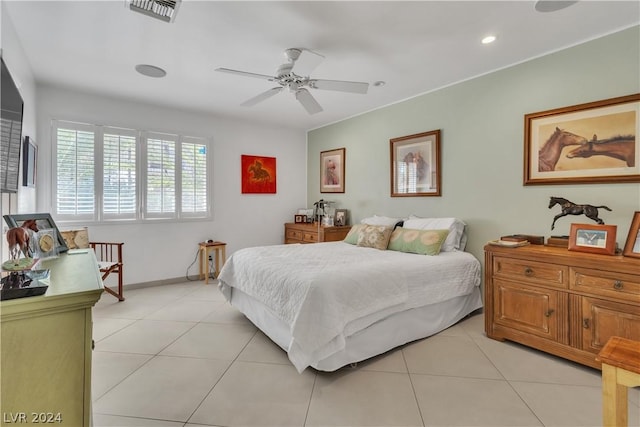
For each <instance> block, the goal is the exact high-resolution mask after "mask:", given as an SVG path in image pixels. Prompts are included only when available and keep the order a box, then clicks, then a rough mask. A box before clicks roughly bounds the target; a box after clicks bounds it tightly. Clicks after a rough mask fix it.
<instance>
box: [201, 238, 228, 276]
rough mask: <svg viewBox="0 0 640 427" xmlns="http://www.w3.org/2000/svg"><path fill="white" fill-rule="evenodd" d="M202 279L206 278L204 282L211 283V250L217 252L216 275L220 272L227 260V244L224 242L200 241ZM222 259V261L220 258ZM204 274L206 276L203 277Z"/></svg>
mask: <svg viewBox="0 0 640 427" xmlns="http://www.w3.org/2000/svg"><path fill="white" fill-rule="evenodd" d="M198 245H199V246H200V249H199V253H200V275H199V278H200V280H202V279H204V283H206V284H209V252H211V251H214V252H215V261H216V271H215V277H217V275H218V274H220V268H222V266H223V265H224V262H225V260H226V247H227V244H226V243H223V242H200V243H198ZM221 259H222V262H220V260H221ZM203 276H204V277H203Z"/></svg>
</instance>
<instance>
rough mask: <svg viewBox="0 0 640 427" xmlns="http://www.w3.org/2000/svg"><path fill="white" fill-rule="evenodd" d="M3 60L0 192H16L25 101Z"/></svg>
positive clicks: (0, 99)
mask: <svg viewBox="0 0 640 427" xmlns="http://www.w3.org/2000/svg"><path fill="white" fill-rule="evenodd" d="M0 62H2V70H1V72H2V74H1V75H0V83H1V85H2V86H1V87H0V90H1V92H0V93H1V94H2V96H0V103H1V104H2V112H1V114H0V119H1V122H2V123H1V126H0V129H1V134H0V192H2V193H15V192H17V191H18V182H19V176H20V147H22V143H21V142H22V112H23V107H24V103H23V102H22V96H20V92H19V91H18V88H17V87H16V84H15V83H14V81H13V78H11V74H10V73H9V69H8V68H7V66H6V64H5V63H4V59H1V58H0Z"/></svg>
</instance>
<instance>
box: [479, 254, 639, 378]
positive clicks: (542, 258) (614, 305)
mask: <svg viewBox="0 0 640 427" xmlns="http://www.w3.org/2000/svg"><path fill="white" fill-rule="evenodd" d="M484 249H485V289H484V291H485V298H484V304H485V332H486V333H487V336H488V337H490V338H493V339H496V340H500V341H503V340H505V339H507V340H510V341H515V342H518V343H521V344H524V345H527V346H530V347H534V348H537V349H539V350H542V351H545V352H548V353H551V354H555V355H557V356H560V357H564V358H566V359H570V360H573V361H575V362H578V363H582V364H584V365H588V366H591V367H594V368H600V362H597V361H596V356H597V354H598V352H599V351H600V350H601V349H602V348H603V347H604V345H605V344H606V343H607V340H608V339H609V338H610V337H611V336H620V337H623V338H628V339H633V340H640V259H637V258H629V257H623V256H607V255H596V254H590V253H584V252H572V251H569V250H567V249H566V248H557V247H551V246H542V245H529V246H524V247H520V248H504V247H499V246H493V245H487V246H485V248H484Z"/></svg>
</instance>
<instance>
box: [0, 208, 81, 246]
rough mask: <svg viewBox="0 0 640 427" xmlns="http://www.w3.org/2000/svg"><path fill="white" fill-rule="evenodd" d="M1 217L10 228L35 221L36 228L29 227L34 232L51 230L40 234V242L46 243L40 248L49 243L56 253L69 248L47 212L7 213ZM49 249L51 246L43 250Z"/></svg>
mask: <svg viewBox="0 0 640 427" xmlns="http://www.w3.org/2000/svg"><path fill="white" fill-rule="evenodd" d="M3 218H4V220H5V222H6V223H7V225H8V226H9V227H11V228H13V227H22V226H25V225H26V224H25V222H28V221H29V222H31V221H35V228H36V229H35V230H34V229H33V227H31V228H30V229H31V230H32V231H34V232H35V233H39V232H41V231H42V232H43V231H44V230H51V232H49V233H42V236H41V237H43V240H42V243H43V244H45V245H46V246H45V247H44V248H41V249H42V250H44V249H47V248H49V245H52V246H53V247H55V248H56V251H57V252H58V253H60V252H66V251H68V250H69V248H68V247H67V244H66V242H65V240H64V238H63V237H62V234H60V230H58V226H57V225H56V223H55V221H54V220H53V218H52V217H51V215H50V214H48V213H32V214H17V215H11V214H9V215H4V216H3ZM47 236H50V237H47ZM52 239H53V240H54V241H53V242H51V240H52ZM51 250H52V248H49V250H48V251H45V252H50V251H51Z"/></svg>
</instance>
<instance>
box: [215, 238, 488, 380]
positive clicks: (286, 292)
mask: <svg viewBox="0 0 640 427" xmlns="http://www.w3.org/2000/svg"><path fill="white" fill-rule="evenodd" d="M218 278H219V280H220V288H221V289H222V291H223V294H224V295H225V297H226V298H227V300H229V301H230V300H231V293H232V289H233V288H237V289H239V290H241V291H242V292H244V293H245V294H247V295H249V296H251V297H253V298H255V299H256V300H258V301H261V302H262V303H263V304H264V305H265V306H266V307H268V309H269V310H270V311H271V312H272V314H273V315H274V316H275V317H277V318H278V319H280V320H282V321H283V322H285V323H286V324H287V325H289V328H290V332H291V337H292V340H291V342H290V344H289V348H288V349H287V352H288V355H289V359H290V360H291V362H292V363H293V365H294V366H295V367H296V368H297V369H298V371H299V372H302V371H303V370H304V369H305V368H306V367H307V366H309V365H311V364H312V363H313V362H314V361H316V360H320V359H322V358H324V357H326V356H327V355H329V354H332V353H334V352H336V351H338V350H341V349H342V348H344V344H345V341H344V338H345V337H346V336H349V335H351V334H353V333H355V332H357V331H359V330H361V329H363V328H366V327H367V326H369V325H370V324H372V323H374V322H376V321H378V320H380V319H383V318H385V317H387V316H389V315H391V314H393V313H397V312H400V311H403V310H406V309H409V308H414V307H419V306H423V305H428V304H433V303H437V302H441V301H445V300H447V299H450V298H454V297H457V296H461V295H467V294H469V293H470V292H471V291H472V290H473V288H474V287H475V286H479V285H480V263H479V262H478V261H477V260H476V259H475V258H474V257H473V256H472V255H471V254H468V253H465V252H443V253H441V254H440V255H438V256H425V255H414V254H406V253H402V252H396V251H381V250H377V249H372V248H362V247H358V246H354V245H350V244H347V243H343V242H328V243H318V244H313V245H300V244H295V245H277V246H263V247H255V248H247V249H242V250H239V251H237V252H235V253H234V254H233V255H232V256H231V257H230V258H229V259H228V260H227V261H226V263H225V265H224V267H223V268H222V270H221V272H220V275H219V277H218Z"/></svg>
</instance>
